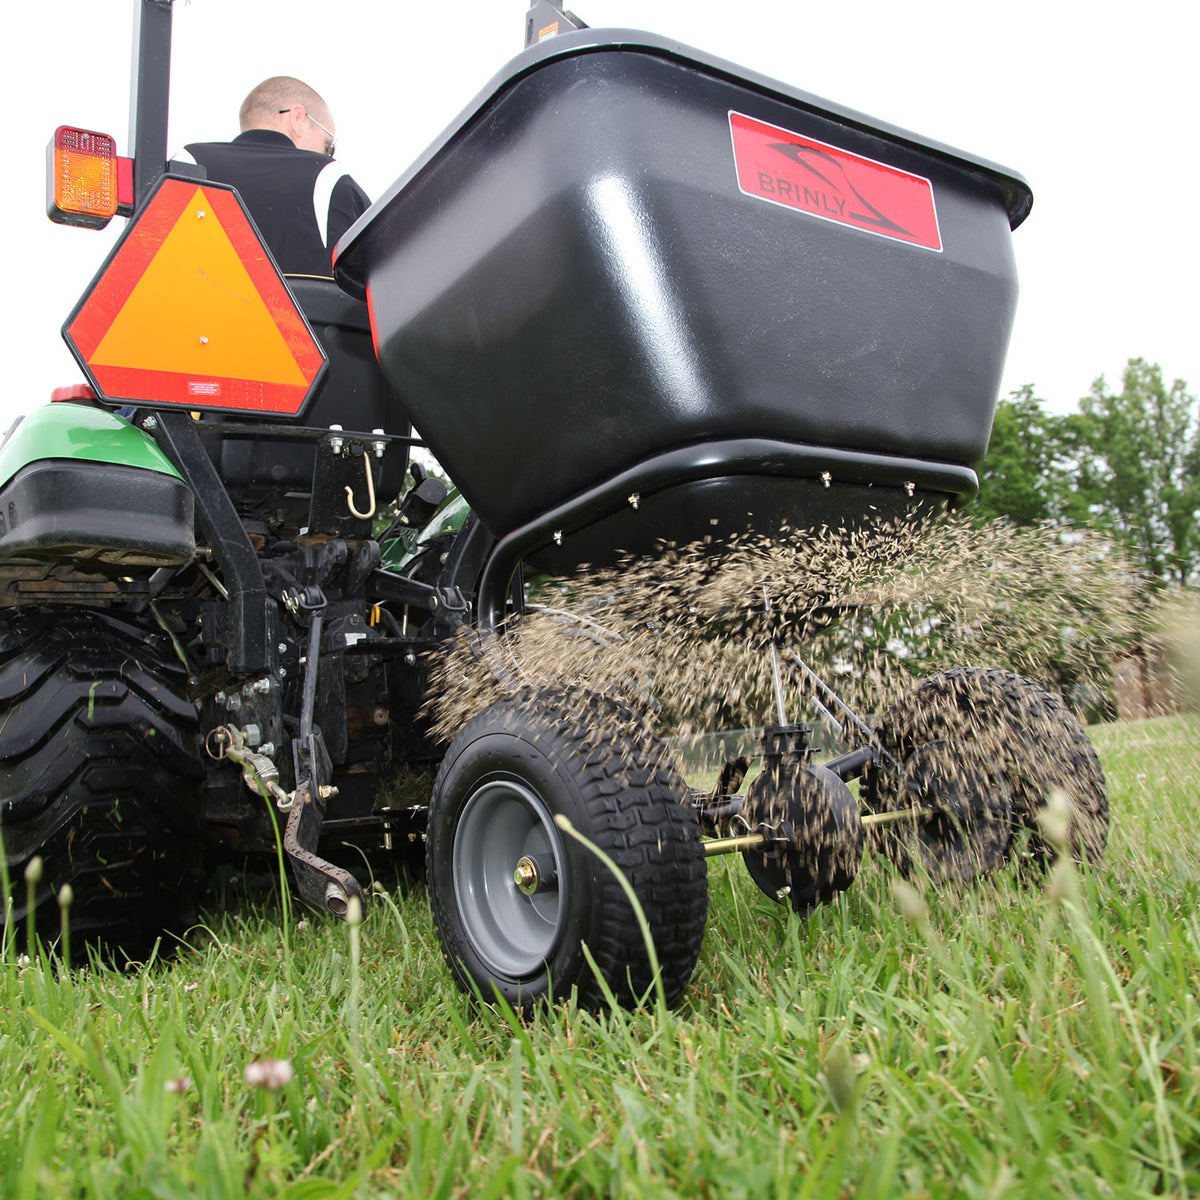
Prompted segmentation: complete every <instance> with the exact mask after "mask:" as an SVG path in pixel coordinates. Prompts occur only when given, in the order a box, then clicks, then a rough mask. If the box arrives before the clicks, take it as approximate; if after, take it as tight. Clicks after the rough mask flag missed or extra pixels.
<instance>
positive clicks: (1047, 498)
mask: <svg viewBox="0 0 1200 1200" xmlns="http://www.w3.org/2000/svg"><path fill="white" fill-rule="evenodd" d="M1061 427H1062V418H1061V417H1056V416H1054V415H1053V414H1050V413H1047V412H1046V411H1045V409H1044V408H1043V402H1042V401H1041V400H1040V399H1038V397H1036V396H1035V395H1034V394H1033V387H1032V386H1031V385H1029V384H1026V385H1025V386H1024V387H1022V388H1019V389H1018V390H1017V391H1015V392H1013V393H1012V395H1011V396H1009V397H1008V398H1007V399H1005V400H1001V401H1000V403H999V404H998V405H997V406H996V416H995V419H994V420H993V422H992V436H991V440H990V441H989V442H988V448H987V455H986V457H985V458H984V461H983V467H982V469H981V471H980V477H979V497H978V499H977V500H976V501H975V503H974V505H973V506H972V507H971V510H970V516H971V519H972V520H973V521H974V522H975V523H976V524H984V523H986V522H987V521H994V520H996V519H997V518H999V517H1004V518H1006V519H1007V520H1009V521H1012V522H1013V523H1014V524H1016V525H1040V524H1043V523H1045V522H1048V521H1052V520H1055V519H1056V518H1057V517H1058V516H1059V515H1060V510H1061V499H1062V492H1063V490H1064V482H1065V476H1064V472H1063V469H1062V461H1061V460H1062V447H1061V441H1062V428H1061Z"/></svg>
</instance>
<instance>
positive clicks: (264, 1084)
mask: <svg viewBox="0 0 1200 1200" xmlns="http://www.w3.org/2000/svg"><path fill="white" fill-rule="evenodd" d="M294 1074H295V1072H294V1071H293V1070H292V1064H291V1063H290V1062H288V1060H287V1059H286V1058H256V1059H255V1060H254V1061H253V1062H252V1063H250V1065H249V1066H247V1067H246V1082H247V1083H248V1084H249V1085H250V1086H251V1087H260V1088H270V1089H271V1090H272V1091H274V1090H275V1089H277V1088H281V1087H283V1086H284V1084H286V1083H288V1082H289V1081H290V1080H291V1078H292V1076H293V1075H294Z"/></svg>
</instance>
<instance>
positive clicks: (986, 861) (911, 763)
mask: <svg viewBox="0 0 1200 1200" xmlns="http://www.w3.org/2000/svg"><path fill="white" fill-rule="evenodd" d="M882 803H883V807H882V808H881V809H880V810H879V812H880V814H883V815H889V816H890V815H895V817H896V818H897V819H896V820H894V821H886V822H884V821H881V822H880V823H878V824H874V823H873V824H872V838H873V841H874V844H875V845H876V846H877V847H878V848H879V849H880V850H882V851H883V853H884V854H885V855H886V856H887V857H888V858H889V859H891V861H892V862H893V863H894V864H895V866H896V868H897V870H899V871H901V872H903V873H904V874H905V875H911V874H914V873H915V872H916V871H917V870H918V869H920V870H921V871H924V872H925V874H927V875H928V876H929V878H930V880H931V881H932V882H933V883H935V884H943V883H950V882H958V883H966V882H968V881H969V880H971V879H974V878H975V877H976V876H977V875H984V874H987V873H988V872H989V871H994V870H996V868H997V867H1000V866H1003V864H1004V862H1005V861H1006V860H1007V858H1008V848H1009V843H1010V841H1011V839H1012V805H1011V804H1010V802H1009V797H1008V788H1007V787H1006V786H1005V784H1004V778H1003V776H1002V775H1001V774H1000V770H999V768H998V767H997V766H996V764H995V763H994V762H993V761H992V760H991V759H990V758H988V757H987V756H986V755H985V754H982V753H980V752H979V751H978V750H977V749H975V748H974V747H972V746H971V745H970V744H969V743H966V742H953V741H943V740H938V741H933V742H927V743H926V744H925V745H923V746H920V747H918V748H917V749H916V750H914V751H913V752H912V754H910V755H909V757H908V759H907V760H906V761H905V763H904V766H903V769H902V770H901V773H900V778H899V781H898V783H897V784H896V785H895V786H892V787H889V789H888V791H887V794H886V795H885V796H884V798H883V802H882ZM868 820H871V818H868Z"/></svg>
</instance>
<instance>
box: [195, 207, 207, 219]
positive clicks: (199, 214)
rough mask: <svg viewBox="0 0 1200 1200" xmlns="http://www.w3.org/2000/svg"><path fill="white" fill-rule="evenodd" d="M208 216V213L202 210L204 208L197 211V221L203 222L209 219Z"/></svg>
mask: <svg viewBox="0 0 1200 1200" xmlns="http://www.w3.org/2000/svg"><path fill="white" fill-rule="evenodd" d="M207 216H208V213H206V212H205V211H204V209H202V208H198V209H196V220H197V221H203V220H204V218H205V217H207Z"/></svg>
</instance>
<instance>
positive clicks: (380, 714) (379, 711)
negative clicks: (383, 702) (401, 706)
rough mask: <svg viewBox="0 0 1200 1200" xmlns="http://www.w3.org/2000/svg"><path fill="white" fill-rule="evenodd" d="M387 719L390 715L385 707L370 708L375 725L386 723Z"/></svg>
mask: <svg viewBox="0 0 1200 1200" xmlns="http://www.w3.org/2000/svg"><path fill="white" fill-rule="evenodd" d="M389 719H390V717H389V715H388V710H387V709H386V708H376V709H372V711H371V720H372V721H374V722H375V724H376V725H386V724H387V723H388V721H389Z"/></svg>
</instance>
